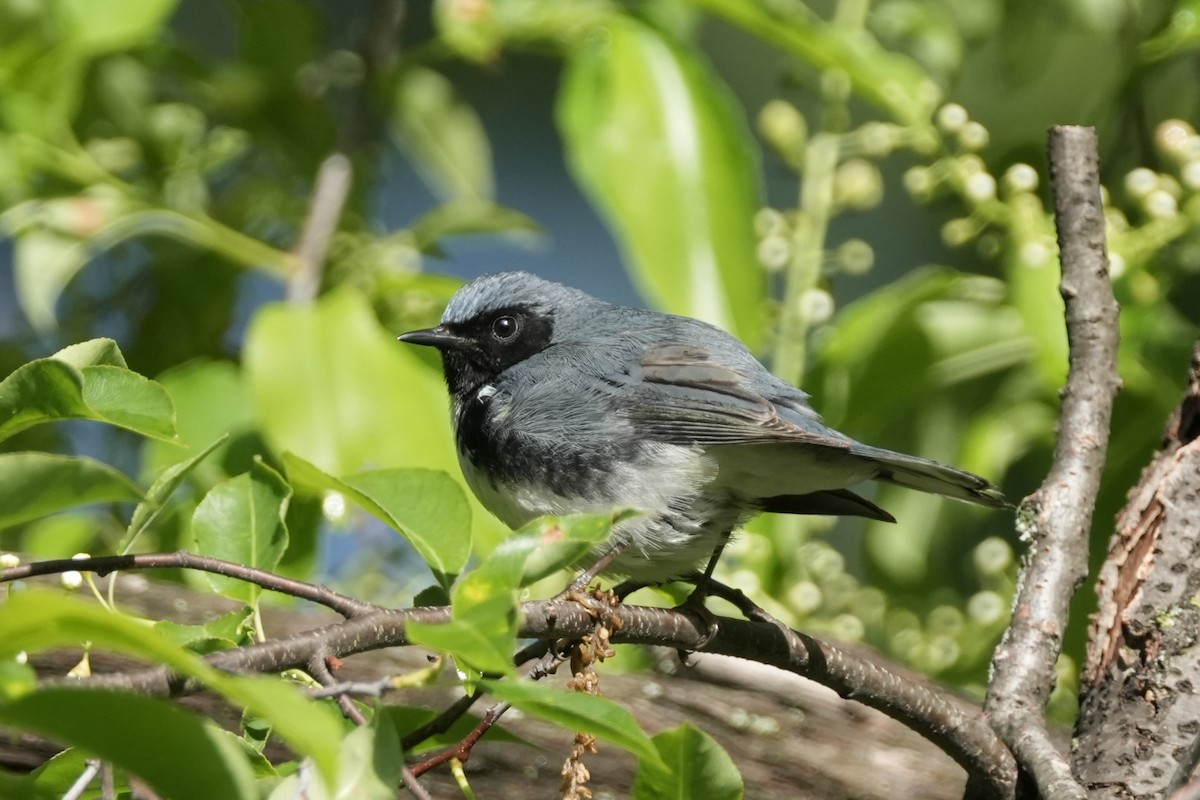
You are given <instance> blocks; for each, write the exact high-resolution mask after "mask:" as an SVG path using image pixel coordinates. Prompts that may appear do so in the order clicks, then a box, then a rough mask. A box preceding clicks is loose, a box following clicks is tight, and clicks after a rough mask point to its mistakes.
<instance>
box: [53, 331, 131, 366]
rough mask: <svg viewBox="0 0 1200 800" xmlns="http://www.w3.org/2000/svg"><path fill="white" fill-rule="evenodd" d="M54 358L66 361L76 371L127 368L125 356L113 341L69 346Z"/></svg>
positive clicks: (95, 340)
mask: <svg viewBox="0 0 1200 800" xmlns="http://www.w3.org/2000/svg"><path fill="white" fill-rule="evenodd" d="M54 358H56V359H58V360H59V361H65V362H66V363H68V364H70V365H71V366H72V367H75V368H76V369H83V368H84V367H98V366H108V367H125V368H126V369H128V368H129V365H128V364H126V363H125V354H124V353H122V352H121V348H120V347H118V346H117V343H116V342H115V341H113V340H112V339H105V338H100V339H88V340H87V341H86V342H79V343H78V344H72V345H67V346H66V347H64V348H63V349H62V350H59V351H58V352H57V353H55V354H54Z"/></svg>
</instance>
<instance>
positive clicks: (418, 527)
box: [283, 453, 471, 587]
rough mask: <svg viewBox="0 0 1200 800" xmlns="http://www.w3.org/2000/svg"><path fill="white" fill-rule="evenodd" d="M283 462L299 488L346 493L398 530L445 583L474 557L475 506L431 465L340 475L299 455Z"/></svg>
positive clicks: (366, 509) (459, 488)
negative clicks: (332, 473) (473, 515)
mask: <svg viewBox="0 0 1200 800" xmlns="http://www.w3.org/2000/svg"><path fill="white" fill-rule="evenodd" d="M283 462H284V465H285V467H286V468H287V473H288V479H289V480H291V481H292V482H293V483H294V484H296V485H297V486H305V487H309V488H311V489H314V490H319V491H333V492H340V493H342V494H344V495H345V496H346V497H347V498H349V499H350V500H352V501H353V502H354V503H355V504H357V505H358V506H359V507H361V508H362V509H363V510H365V511H367V512H369V513H370V514H371V515H372V516H374V517H375V518H376V519H378V520H380V521H381V522H384V523H386V524H387V525H389V526H391V527H392V528H394V529H395V530H396V531H398V532H399V533H400V534H401V535H402V536H404V538H405V539H407V540H408V541H409V542H410V543H411V544H412V546H413V547H414V548H415V549H416V550H417V552H418V553H419V554H420V555H421V558H423V559H424V560H425V563H427V564H428V565H429V567H430V569H432V570H433V573H434V575H435V576H436V577H437V578H438V581H439V582H441V583H442V584H443V585H444V586H447V587H448V586H449V585H450V582H451V581H452V580H453V579H454V576H455V575H457V574H458V573H459V572H461V571H462V568H463V567H465V566H466V564H467V559H468V558H469V557H470V555H471V508H470V506H468V505H467V499H466V496H465V495H464V493H463V490H462V488H461V487H459V485H458V484H457V483H455V482H454V481H453V480H451V479H450V477H449V476H448V475H446V474H445V473H443V472H437V471H435V470H429V469H382V470H372V471H370V472H360V473H358V474H357V475H351V476H349V477H347V478H344V479H341V480H339V479H337V478H335V477H333V476H332V475H329V474H327V473H325V472H322V471H321V470H320V469H318V468H317V467H316V466H315V465H313V464H310V463H309V462H307V461H305V460H304V459H302V458H300V457H299V456H297V455H295V454H293V453H285V454H284V458H283Z"/></svg>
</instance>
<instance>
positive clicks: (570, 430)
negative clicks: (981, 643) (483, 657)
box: [399, 272, 1007, 584]
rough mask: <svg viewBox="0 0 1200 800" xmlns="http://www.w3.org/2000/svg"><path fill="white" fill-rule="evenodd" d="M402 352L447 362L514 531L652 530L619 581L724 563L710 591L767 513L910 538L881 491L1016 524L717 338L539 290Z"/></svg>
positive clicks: (493, 279)
mask: <svg viewBox="0 0 1200 800" xmlns="http://www.w3.org/2000/svg"><path fill="white" fill-rule="evenodd" d="M399 340H400V341H402V342H406V343H409V344H415V345H424V346H429V347H433V348H436V349H437V350H438V351H439V352H440V353H441V358H442V365H443V372H444V374H445V379H446V384H447V387H448V389H449V394H450V400H451V403H450V405H451V416H452V422H453V427H454V432H455V440H456V449H457V452H458V459H459V464H460V466H461V468H462V472H463V476H464V478H465V479H466V482H467V484H468V486H469V487H470V488H471V490H472V492H474V494H475V496H476V497H477V498H478V499H479V501H480V502H481V503H482V504H483V506H484V507H485V508H487V509H488V511H490V512H491V513H492V514H493V515H495V516H496V517H497V518H499V519H500V521H501V522H503V523H504V524H506V525H507V526H509V527H510V528H513V529H514V530H515V529H517V528H520V527H521V526H523V525H525V524H526V523H528V522H530V521H532V520H534V519H536V518H538V517H541V516H546V515H567V514H579V513H603V512H606V511H611V510H614V509H632V510H634V511H637V512H640V513H637V514H634V515H631V516H629V517H628V518H626V519H623V520H621V521H618V522H617V523H616V524H615V525H614V526H613V529H612V532H611V534H610V535H609V538H608V540H607V541H606V542H605V543H604V544H602V545H600V546H598V548H597V549H596V550H595V551H593V557H594V558H597V559H601V557H603V560H602V561H601V562H600V563H601V564H602V570H603V572H604V574H607V575H611V576H621V577H625V578H626V579H628V580H630V581H635V582H638V583H641V584H661V583H666V582H669V581H671V580H675V579H678V578H681V577H683V576H687V575H690V574H695V573H696V571H697V570H698V568H699V566H700V565H701V564H702V563H704V562H705V559H707V560H708V561H707V568H706V569H705V572H704V575H705V576H706V577H708V576H710V575H711V574H712V570H713V567H714V566H715V565H716V563H717V559H718V558H719V557H720V553H721V550H722V548H723V547H724V545H725V543H726V541H727V540H728V539H729V537H730V535H731V534H732V533H733V532H734V531H735V529H737V528H738V527H739V526H740V525H741V524H743V523H744V522H746V521H747V520H748V519H750V518H751V517H753V516H755V515H756V514H759V513H762V512H774V513H783V514H827V515H842V516H854V517H865V518H867V519H872V520H881V521H887V522H895V518H894V517H893V516H892V515H891V514H889V513H888V512H887V511H885V510H883V509H882V508H880V507H879V506H877V505H875V504H874V503H872V502H871V501H869V500H867V499H866V498H864V497H861V496H860V495H858V494H856V493H854V492H853V491H851V490H850V488H849V487H852V486H854V485H856V484H859V483H863V482H865V481H878V482H882V483H890V484H896V485H899V486H904V487H907V488H910V489H916V490H918V491H922V492H929V493H932V494H937V495H943V496H946V497H950V498H953V499H955V500H963V501H966V502H968V503H974V504H977V505H980V506H986V507H990V508H1003V507H1006V506H1007V503H1006V502H1005V500H1004V498H1003V496H1002V495H1001V493H1000V491H999V490H998V489H997V488H996V487H995V486H993V485H992V484H991V483H989V482H988V481H987V480H985V479H984V478H981V477H979V476H978V475H973V474H971V473H969V472H965V471H963V470H959V469H955V468H954V467H950V466H946V465H944V464H940V463H937V462H935V461H930V460H927V459H924V458H919V457H917V456H911V455H905V454H903V453H898V452H893V451H890V450H885V449H883V448H879V447H872V446H870V445H867V444H863V443H861V442H858V441H855V440H854V439H852V438H850V437H849V436H846V435H845V434H843V433H840V432H838V431H836V430H834V429H833V428H830V427H829V426H827V425H825V424H824V423H822V421H821V418H820V416H819V415H818V414H817V412H816V411H814V410H813V409H812V407H811V406H810V405H809V402H808V399H809V398H808V395H807V394H806V393H804V392H803V391H801V390H800V389H798V388H796V387H795V386H792V385H791V384H790V383H787V382H786V381H783V380H781V379H780V378H778V377H776V376H775V375H773V374H772V373H771V372H770V371H769V370H768V369H767V368H766V367H765V366H763V364H762V363H761V362H759V361H758V360H757V359H756V358H755V357H754V356H753V354H752V353H751V352H750V350H749V349H748V348H747V347H746V346H745V345H744V344H742V342H740V341H739V340H738V339H736V338H735V337H733V336H732V335H730V334H728V333H726V332H725V331H723V330H721V329H720V328H717V327H716V326H713V325H710V324H708V323H706V322H702V321H700V320H697V319H692V318H689V317H684V316H677V315H674V314H666V313H661V312H657V311H652V310H646V309H640V308H632V307H624V306H618V305H614V304H611V303H607V302H605V301H603V300H600V299H597V298H595V297H592V296H590V295H588V294H586V293H584V292H582V291H580V290H578V289H574V288H571V287H568V286H564V285H562V284H559V283H555V282H552V281H549V280H545V279H543V278H540V277H537V276H535V275H532V274H530V273H527V272H497V273H492V274H487V275H483V276H481V277H479V278H476V279H474V280H472V281H470V282H469V283H467V284H465V285H464V286H463V287H462V288H460V289H459V290H458V291H457V292H456V293H455V294H454V295H453V297H452V298H451V299H450V302H449V303H448V304H447V306H446V309H445V312H444V313H443V315H442V318H441V321H440V323H439V324H438V325H437V326H436V327H433V328H427V329H423V330H416V331H411V332H408V333H405V334H403V335H401V336H400V337H399Z"/></svg>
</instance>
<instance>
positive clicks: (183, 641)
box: [154, 608, 254, 654]
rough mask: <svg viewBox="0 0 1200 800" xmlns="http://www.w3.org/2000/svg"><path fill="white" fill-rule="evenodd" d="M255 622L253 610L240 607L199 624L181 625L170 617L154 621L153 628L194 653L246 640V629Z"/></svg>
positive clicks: (211, 650)
mask: <svg viewBox="0 0 1200 800" xmlns="http://www.w3.org/2000/svg"><path fill="white" fill-rule="evenodd" d="M253 625H254V612H253V611H252V610H251V609H249V608H241V609H238V610H236V611H230V612H229V613H228V614H221V615H220V616H218V617H214V618H213V619H210V620H208V621H207V622H205V623H203V624H201V625H183V624H180V623H178V622H171V621H170V620H160V621H159V622H156V623H154V629H155V630H157V631H159V632H160V633H162V634H163V635H165V636H166V637H167V638H168V639H170V640H171V641H173V642H175V643H176V644H177V645H179V646H180V647H186V648H187V649H189V650H191V651H192V652H194V653H201V654H203V653H211V652H213V651H214V650H224V649H227V648H230V647H236V646H238V645H240V644H245V643H246V636H247V633H248V631H250V629H251V628H252V627H253Z"/></svg>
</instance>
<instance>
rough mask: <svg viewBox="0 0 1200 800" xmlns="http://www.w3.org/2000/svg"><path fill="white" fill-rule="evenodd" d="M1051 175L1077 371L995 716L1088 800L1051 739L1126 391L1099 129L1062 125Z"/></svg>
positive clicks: (1026, 533)
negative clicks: (1057, 690) (1049, 711)
mask: <svg viewBox="0 0 1200 800" xmlns="http://www.w3.org/2000/svg"><path fill="white" fill-rule="evenodd" d="M1050 175H1051V181H1052V183H1053V186H1054V205H1055V216H1056V222H1057V227H1058V242H1059V251H1060V259H1061V261H1062V283H1061V285H1060V291H1061V293H1062V297H1063V301H1064V302H1065V303H1066V323H1067V339H1068V341H1069V344H1070V371H1069V373H1068V376H1067V383H1066V386H1065V388H1064V389H1063V392H1062V416H1061V419H1060V421H1059V429H1058V443H1057V445H1056V446H1055V450H1054V461H1053V464H1052V465H1051V467H1050V472H1049V474H1048V475H1047V476H1046V480H1045V481H1044V482H1043V483H1042V485H1041V487H1039V488H1038V490H1037V491H1036V492H1034V493H1033V494H1031V495H1030V496H1029V497H1027V498H1025V501H1024V502H1023V503H1022V504H1021V508H1020V509H1019V511H1018V526H1019V529H1020V532H1021V534H1022V537H1023V538H1026V539H1028V540H1029V541H1030V544H1031V546H1030V549H1029V552H1028V553H1027V554H1026V556H1025V558H1024V560H1023V563H1022V566H1021V577H1020V579H1019V580H1018V584H1017V585H1018V587H1019V588H1018V593H1017V598H1016V603H1015V605H1014V608H1013V621H1012V624H1011V625H1010V626H1009V628H1008V630H1007V631H1006V632H1005V635H1004V639H1003V640H1002V641H1001V643H1000V645H999V647H997V648H996V653H995V655H994V657H993V659H992V676H993V677H992V681H991V685H990V686H989V687H988V696H987V701H986V704H985V709H986V711H987V713H988V715H989V717H990V719H991V721H992V726H993V727H994V728H995V729H996V731H997V732H998V733H999V734H1000V737H1001V738H1002V739H1004V741H1005V742H1006V743H1007V744H1008V746H1009V747H1010V748H1011V749H1012V751H1013V753H1014V754H1015V755H1016V757H1017V761H1018V762H1019V763H1020V765H1021V767H1022V768H1023V769H1024V770H1027V771H1028V772H1029V774H1030V776H1031V777H1032V779H1033V781H1034V783H1035V784H1036V785H1037V787H1038V791H1039V793H1040V796H1041V797H1044V798H1071V799H1072V800H1083V798H1084V797H1085V793H1084V791H1083V789H1082V788H1081V787H1080V786H1079V784H1078V783H1076V781H1075V779H1074V777H1073V776H1072V774H1071V770H1070V766H1069V765H1068V763H1067V760H1066V758H1065V757H1064V755H1063V754H1062V753H1060V752H1059V751H1058V749H1057V748H1056V747H1055V746H1054V744H1053V742H1051V740H1050V736H1049V733H1048V731H1047V728H1046V723H1045V720H1044V718H1043V711H1044V709H1045V707H1046V703H1047V702H1048V701H1049V699H1050V693H1051V691H1052V690H1053V689H1054V681H1055V663H1056V661H1057V659H1058V655H1059V653H1060V652H1061V650H1062V636H1063V631H1064V630H1065V629H1066V626H1067V616H1068V607H1069V605H1070V601H1071V597H1072V596H1073V595H1074V594H1075V590H1076V589H1077V588H1078V587H1079V585H1080V583H1082V582H1083V580H1084V578H1085V577H1086V575H1087V551H1088V538H1089V534H1090V531H1091V523H1092V511H1093V509H1094V508H1095V502H1096V495H1097V493H1098V492H1099V488H1100V476H1101V472H1102V470H1103V468H1104V456H1105V450H1106V448H1107V446H1108V437H1109V425H1110V422H1111V419H1112V405H1113V398H1114V396H1115V395H1116V392H1117V389H1118V387H1119V381H1118V378H1117V339H1118V331H1117V311H1118V309H1117V303H1116V300H1115V299H1114V297H1113V292H1112V285H1111V283H1110V281H1109V276H1108V254H1107V251H1106V248H1105V240H1104V209H1103V206H1102V204H1101V199H1100V177H1099V156H1098V155H1097V147H1096V134H1095V131H1094V130H1093V129H1091V128H1081V127H1073V126H1063V127H1056V128H1052V129H1051V131H1050Z"/></svg>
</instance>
